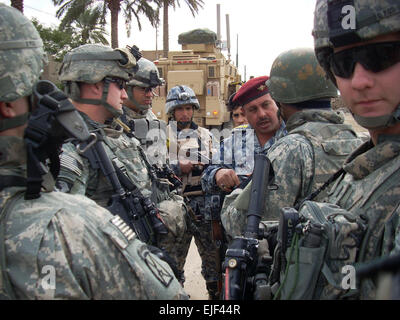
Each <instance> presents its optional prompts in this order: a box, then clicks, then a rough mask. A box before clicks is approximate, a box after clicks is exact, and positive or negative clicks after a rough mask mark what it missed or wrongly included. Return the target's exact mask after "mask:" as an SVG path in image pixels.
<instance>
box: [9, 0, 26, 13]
mask: <svg viewBox="0 0 400 320" xmlns="http://www.w3.org/2000/svg"><path fill="white" fill-rule="evenodd" d="M11 7H13V8H15V9H18V10H19V11H21V12H22V13H24V0H11Z"/></svg>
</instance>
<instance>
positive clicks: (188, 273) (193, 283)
mask: <svg viewBox="0 0 400 320" xmlns="http://www.w3.org/2000/svg"><path fill="white" fill-rule="evenodd" d="M184 268H185V277H186V281H185V285H184V287H185V291H186V293H187V294H189V295H190V300H207V299H208V294H207V289H206V283H205V281H204V278H203V276H202V275H201V259H200V255H199V253H198V251H197V248H196V244H195V243H194V240H193V239H192V243H191V244H190V248H189V253H188V255H187V258H186V264H185V267H184Z"/></svg>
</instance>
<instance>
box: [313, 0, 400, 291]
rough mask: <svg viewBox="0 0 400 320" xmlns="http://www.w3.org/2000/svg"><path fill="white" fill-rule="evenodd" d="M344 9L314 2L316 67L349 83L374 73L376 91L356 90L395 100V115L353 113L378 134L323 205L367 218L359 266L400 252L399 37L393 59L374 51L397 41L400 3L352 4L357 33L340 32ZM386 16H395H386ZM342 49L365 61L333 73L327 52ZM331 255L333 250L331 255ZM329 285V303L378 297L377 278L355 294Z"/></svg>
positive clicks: (350, 164) (337, 4)
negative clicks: (392, 83) (384, 43)
mask: <svg viewBox="0 0 400 320" xmlns="http://www.w3.org/2000/svg"><path fill="white" fill-rule="evenodd" d="M345 4H347V3H342V2H340V1H338V2H333V1H332V2H330V1H328V2H327V1H322V0H321V1H319V0H318V1H317V2H316V7H315V18H314V28H313V36H314V47H315V52H316V55H317V58H318V61H319V63H320V64H321V66H323V67H324V69H325V71H326V72H327V74H328V75H329V76H330V77H331V78H332V79H334V80H336V79H338V78H339V77H343V78H346V80H348V81H353V80H351V79H353V77H354V78H357V79H359V81H360V82H361V81H363V79H365V78H366V76H365V74H366V73H368V77H369V78H368V79H370V80H369V81H370V83H373V85H369V86H364V87H362V88H357V90H359V92H358V94H359V95H360V96H364V97H367V96H369V95H370V94H372V92H374V94H377V96H378V97H380V98H381V99H384V100H386V101H391V102H390V103H389V106H390V109H385V112H384V114H380V115H379V116H362V114H361V113H360V112H357V113H356V112H354V115H353V116H354V120H355V121H356V122H357V123H358V124H359V125H361V126H363V127H364V128H367V129H368V131H369V132H370V134H371V138H372V137H373V136H374V134H376V136H375V139H374V140H372V139H371V140H370V141H368V142H365V143H364V144H363V145H361V146H360V147H359V148H358V149H357V150H356V151H354V152H353V153H352V154H351V155H350V157H349V158H348V159H347V160H346V163H345V164H344V166H343V169H344V172H343V174H342V175H341V176H340V177H339V178H338V179H337V180H336V181H335V182H334V184H333V185H332V188H331V189H330V191H329V194H328V196H327V198H326V199H325V200H326V201H327V202H329V203H332V204H336V205H338V206H340V207H341V208H343V209H346V210H348V211H350V213H352V214H353V215H354V216H355V217H362V218H363V219H364V220H365V222H366V230H365V232H364V233H363V238H362V241H361V243H358V246H357V247H358V253H357V256H356V259H355V261H354V263H357V264H361V263H363V262H370V261H371V260H373V259H375V258H378V257H380V256H385V255H389V254H393V253H398V252H399V251H400V232H399V231H400V206H399V205H400V201H399V200H400V182H399V181H400V138H399V134H398V133H395V132H398V128H399V117H398V114H399V112H400V104H399V101H398V100H395V99H398V88H399V87H398V84H396V85H397V87H395V90H397V91H393V92H392V90H388V87H389V84H390V79H391V78H390V77H389V76H388V74H390V73H392V74H393V73H394V72H395V71H394V70H396V69H395V68H396V67H398V65H399V60H398V57H399V55H398V53H399V47H398V41H399V39H398V37H397V39H396V40H391V41H395V42H393V43H392V47H389V48H390V50H389V51H390V53H388V54H387V55H385V58H383V59H379V57H380V56H379V55H378V52H379V50H378V46H376V45H377V44H378V43H379V42H380V41H381V38H382V37H383V36H388V35H389V34H392V35H395V34H397V35H398V33H399V31H400V14H399V13H400V3H399V2H398V1H391V0H384V1H359V0H355V1H354V3H352V4H353V8H354V17H355V19H357V24H356V27H355V28H352V29H348V30H344V29H342V28H341V27H340V24H341V23H343V21H344V17H343V16H341V13H340V10H338V9H341V7H342V6H343V5H345ZM388 12H391V14H387V13H388ZM371 17H373V19H371ZM361 21H363V22H361ZM336 22H337V24H335V23H336ZM359 22H360V23H359ZM386 41H388V40H386ZM387 43H389V42H387ZM367 44H368V46H366V45H367ZM393 44H394V46H393ZM364 45H365V46H364ZM396 45H397V47H396ZM343 46H349V47H350V49H347V50H349V51H347V50H345V51H347V52H346V53H350V54H352V53H353V51H352V49H354V50H358V49H361V48H364V49H365V51H364V53H363V54H362V56H363V58H364V59H362V60H361V59H360V58H359V56H361V55H359V56H357V58H356V55H353V56H352V57H351V58H350V56H347V58H342V57H338V59H337V61H338V62H340V63H343V65H344V67H342V69H341V70H338V69H335V70H333V69H332V68H331V64H330V60H329V53H332V52H333V51H336V50H335V49H336V48H337V47H343ZM396 48H397V49H396ZM396 57H397V58H396ZM356 59H357V60H356ZM374 60H379V61H374ZM375 62H376V65H375V66H374V68H372V70H371V67H369V66H370V65H372V64H373V63H375ZM356 63H357V64H360V65H359V66H358V67H361V65H362V66H363V68H364V69H362V70H363V71H361V72H362V73H364V76H363V77H360V70H359V69H358V70H357V76H356V70H355V69H356V68H357V66H356V67H355V68H354V67H353V70H352V69H351V68H350V67H348V66H349V65H350V64H353V66H354V64H356ZM343 73H344V74H343ZM360 79H361V80H360ZM377 79H379V81H378V80H377ZM392 79H393V78H392ZM388 80H389V81H388ZM341 94H342V97H346V98H347V99H350V97H352V92H350V93H349V92H346V91H343V90H342V92H341ZM375 97H376V96H375ZM350 107H354V106H350ZM371 108H372V110H373V109H378V107H377V105H372V106H371ZM353 111H354V110H353ZM392 129H394V130H392ZM390 131H391V132H392V133H390ZM381 132H382V133H381ZM383 132H384V133H383ZM329 254H330V252H329V251H328V252H327V255H329ZM340 271H341V270H340V269H338V268H336V270H334V274H333V276H335V277H339V278H340V277H343V275H341V274H340ZM357 280H359V279H357ZM324 284H325V286H324V288H323V290H322V292H321V297H322V298H324V299H338V298H341V299H342V298H343V299H345V298H346V297H349V295H350V297H351V298H355V299H375V298H376V297H377V296H376V294H377V290H376V287H377V284H379V276H378V275H376V276H373V277H367V278H364V279H361V281H360V282H357V286H356V289H355V290H344V289H343V290H340V288H334V287H333V286H332V285H330V284H328V283H327V282H326V281H325V282H324ZM338 289H339V290H338Z"/></svg>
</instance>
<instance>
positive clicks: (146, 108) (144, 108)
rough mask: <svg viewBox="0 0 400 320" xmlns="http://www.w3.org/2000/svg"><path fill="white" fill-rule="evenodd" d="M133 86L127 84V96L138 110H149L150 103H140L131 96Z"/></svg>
mask: <svg viewBox="0 0 400 320" xmlns="http://www.w3.org/2000/svg"><path fill="white" fill-rule="evenodd" d="M133 88H134V86H128V90H126V91H127V93H128V98H129V100H131V101H132V102H133V104H134V105H135V107H136V108H138V109H139V110H140V111H142V112H143V111H147V110H149V109H150V108H151V105H150V104H140V103H139V102H138V101H137V100H136V99H135V98H134V97H133V94H132V91H133Z"/></svg>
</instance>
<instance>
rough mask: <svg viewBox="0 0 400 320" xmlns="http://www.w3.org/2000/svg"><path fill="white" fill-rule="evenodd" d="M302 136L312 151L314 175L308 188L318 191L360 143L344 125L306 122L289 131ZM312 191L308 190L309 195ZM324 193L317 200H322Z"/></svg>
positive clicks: (354, 134)
mask: <svg viewBox="0 0 400 320" xmlns="http://www.w3.org/2000/svg"><path fill="white" fill-rule="evenodd" d="M296 133H297V134H300V135H302V136H304V137H305V138H306V139H307V140H308V142H309V143H310V145H311V146H312V149H313V154H314V175H313V181H312V183H310V186H311V187H312V189H313V190H316V189H318V188H319V187H320V186H322V185H323V184H324V182H325V181H327V180H328V179H329V178H330V177H331V176H332V174H333V173H335V172H336V171H338V170H339V169H340V168H341V167H342V165H343V163H344V161H345V160H346V158H347V157H348V156H349V155H350V154H351V153H352V152H353V151H354V150H355V149H356V148H357V147H358V146H359V145H361V143H362V140H361V138H358V137H357V134H356V133H355V132H354V130H353V129H352V128H351V127H350V126H348V125H346V124H337V123H319V122H307V123H305V124H303V125H301V126H300V127H298V128H295V129H293V130H291V131H290V134H296ZM313 190H308V192H307V193H306V194H309V193H310V192H312V191H313ZM325 196H326V191H322V192H321V193H320V194H319V195H318V196H317V198H316V199H315V200H316V201H318V199H323V198H324V197H325Z"/></svg>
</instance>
